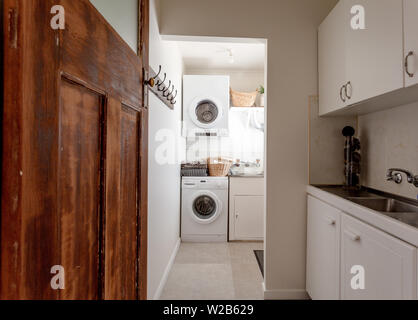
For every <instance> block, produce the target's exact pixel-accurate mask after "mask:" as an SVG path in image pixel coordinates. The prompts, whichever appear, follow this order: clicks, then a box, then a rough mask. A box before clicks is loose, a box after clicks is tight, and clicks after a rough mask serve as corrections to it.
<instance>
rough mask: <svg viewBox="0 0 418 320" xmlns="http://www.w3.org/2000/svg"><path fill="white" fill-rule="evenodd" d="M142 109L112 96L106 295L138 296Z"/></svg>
mask: <svg viewBox="0 0 418 320" xmlns="http://www.w3.org/2000/svg"><path fill="white" fill-rule="evenodd" d="M139 125H140V112H138V111H136V110H134V109H131V108H129V107H126V106H124V105H123V104H122V103H121V102H120V101H117V100H116V99H112V98H111V99H109V103H108V111H107V146H106V154H107V155H106V168H107V169H106V204H107V205H106V219H105V221H106V222H105V225H106V242H105V254H104V255H105V261H106V262H105V269H104V270H105V271H104V272H105V299H118V300H135V299H137V298H138V294H139V293H138V281H139V280H138V273H137V272H138V243H139V217H138V213H139V168H140V165H139V141H140V140H139V133H140V131H139V129H140V128H139Z"/></svg>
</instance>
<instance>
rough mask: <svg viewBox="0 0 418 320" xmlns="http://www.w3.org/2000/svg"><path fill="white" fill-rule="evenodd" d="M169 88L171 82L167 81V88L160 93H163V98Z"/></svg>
mask: <svg viewBox="0 0 418 320" xmlns="http://www.w3.org/2000/svg"><path fill="white" fill-rule="evenodd" d="M170 87H171V80H169V81H168V86H167V87H165V89H164V90H162V92H163V97H165V96H166V95H165V93H166V92H167V90H168V89H170Z"/></svg>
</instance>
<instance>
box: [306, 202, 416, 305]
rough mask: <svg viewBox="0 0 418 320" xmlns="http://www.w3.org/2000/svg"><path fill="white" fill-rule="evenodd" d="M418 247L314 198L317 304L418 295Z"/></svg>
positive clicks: (311, 260) (312, 261)
mask: <svg viewBox="0 0 418 320" xmlns="http://www.w3.org/2000/svg"><path fill="white" fill-rule="evenodd" d="M417 259H418V258H417V248H416V247H414V246H412V245H409V244H408V243H406V242H403V241H401V240H399V239H397V238H395V237H393V236H391V235H389V234H388V233H386V232H383V231H380V230H378V229H377V228H374V227H372V226H370V225H368V224H366V223H364V222H361V221H360V220H358V219H356V218H353V217H351V216H350V215H348V214H345V213H343V212H341V211H339V210H338V209H335V208H334V207H332V206H330V205H328V204H327V203H325V202H323V201H321V200H318V199H317V198H315V197H312V196H308V227H307V270H306V290H307V292H308V293H309V295H310V297H311V298H312V299H314V300H320V299H326V300H336V299H343V300H409V299H417V297H418V292H417V290H418V283H417V281H418V280H417V276H418V266H417V265H418V260H417Z"/></svg>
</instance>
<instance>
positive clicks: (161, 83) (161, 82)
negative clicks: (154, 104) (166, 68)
mask: <svg viewBox="0 0 418 320" xmlns="http://www.w3.org/2000/svg"><path fill="white" fill-rule="evenodd" d="M165 80H167V73H164V79H163V81H159V83H158V84H157V86H158V91H163V90H162V89H161V85H163V84H164V82H165Z"/></svg>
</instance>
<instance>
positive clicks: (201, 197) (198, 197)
mask: <svg viewBox="0 0 418 320" xmlns="http://www.w3.org/2000/svg"><path fill="white" fill-rule="evenodd" d="M191 206H192V210H191V215H192V217H193V219H194V220H195V221H196V222H198V223H200V224H210V223H212V222H214V221H215V220H216V219H217V218H218V217H219V215H220V214H221V212H222V202H221V201H219V199H218V197H217V196H216V195H215V194H214V193H213V192H210V191H202V192H197V193H196V194H195V195H194V196H193V198H192V201H191Z"/></svg>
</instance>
